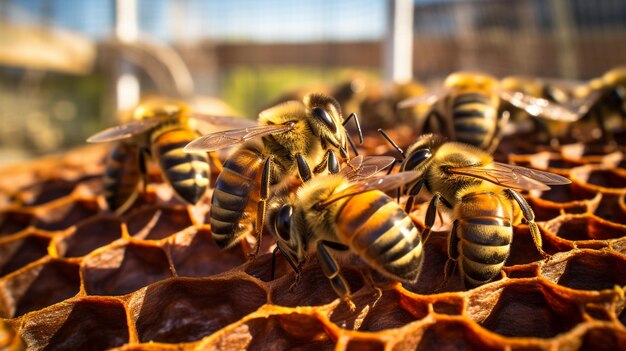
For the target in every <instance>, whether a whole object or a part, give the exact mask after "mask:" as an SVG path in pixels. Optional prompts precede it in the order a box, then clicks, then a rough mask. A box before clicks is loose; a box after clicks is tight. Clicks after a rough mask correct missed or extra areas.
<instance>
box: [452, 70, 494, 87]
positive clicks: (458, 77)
mask: <svg viewBox="0 0 626 351" xmlns="http://www.w3.org/2000/svg"><path fill="white" fill-rule="evenodd" d="M497 84H498V80H497V79H496V78H494V77H492V76H490V75H488V74H484V73H477V72H456V73H452V74H451V75H449V76H448V77H447V78H446V80H445V82H444V85H445V86H446V87H448V88H456V89H461V90H464V89H491V88H495V87H496V86H497Z"/></svg>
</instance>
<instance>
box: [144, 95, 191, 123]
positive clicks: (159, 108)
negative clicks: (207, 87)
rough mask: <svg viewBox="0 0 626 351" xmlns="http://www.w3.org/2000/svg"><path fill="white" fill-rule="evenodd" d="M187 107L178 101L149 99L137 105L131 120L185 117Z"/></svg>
mask: <svg viewBox="0 0 626 351" xmlns="http://www.w3.org/2000/svg"><path fill="white" fill-rule="evenodd" d="M188 114H189V107H188V106H187V105H186V104H184V103H182V102H179V101H172V100H163V99H150V100H147V101H145V102H143V103H141V104H139V105H138V106H137V107H136V108H135V109H134V110H133V119H137V120H139V119H144V118H164V119H169V118H178V117H181V116H187V115H188Z"/></svg>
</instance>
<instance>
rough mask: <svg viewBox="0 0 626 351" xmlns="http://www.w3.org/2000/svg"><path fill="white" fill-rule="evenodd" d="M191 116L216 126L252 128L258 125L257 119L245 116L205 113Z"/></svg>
mask: <svg viewBox="0 0 626 351" xmlns="http://www.w3.org/2000/svg"><path fill="white" fill-rule="evenodd" d="M191 117H192V118H193V119H195V120H198V121H201V122H205V123H208V124H211V125H214V126H228V127H234V128H250V127H255V126H258V125H259V124H258V123H257V122H256V121H253V120H251V119H247V118H243V117H234V116H217V115H208V114H203V113H193V114H192V115H191Z"/></svg>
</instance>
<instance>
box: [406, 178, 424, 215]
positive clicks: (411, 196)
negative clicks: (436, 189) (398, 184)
mask: <svg viewBox="0 0 626 351" xmlns="http://www.w3.org/2000/svg"><path fill="white" fill-rule="evenodd" d="M422 185H424V179H420V180H418V181H417V183H415V184H414V185H413V186H412V187H411V189H409V198H408V199H407V200H406V205H405V206H404V212H406V213H411V211H412V210H413V202H414V201H415V196H417V194H419V192H420V190H422Z"/></svg>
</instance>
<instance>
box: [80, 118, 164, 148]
mask: <svg viewBox="0 0 626 351" xmlns="http://www.w3.org/2000/svg"><path fill="white" fill-rule="evenodd" d="M160 123H161V121H159V120H158V119H141V120H134V121H130V122H127V123H123V124H120V125H117V126H115V127H111V128H108V129H105V130H103V131H101V132H98V133H96V134H94V135H92V136H90V137H89V138H87V142H88V143H104V142H107V141H115V140H121V139H127V138H130V137H132V136H135V135H138V134H141V133H144V132H146V131H148V130H150V129H152V128H154V127H156V126H157V125H159V124H160Z"/></svg>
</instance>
